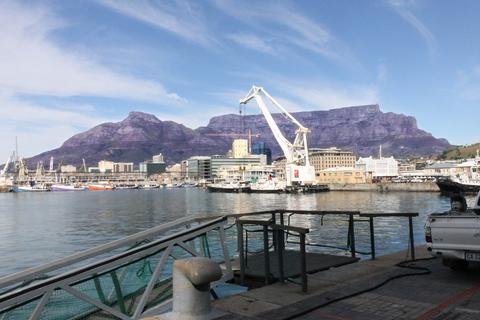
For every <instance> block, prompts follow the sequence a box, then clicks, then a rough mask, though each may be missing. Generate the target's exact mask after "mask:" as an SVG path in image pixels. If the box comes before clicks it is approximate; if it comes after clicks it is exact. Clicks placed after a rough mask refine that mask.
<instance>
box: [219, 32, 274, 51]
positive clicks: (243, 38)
mask: <svg viewBox="0 0 480 320" xmlns="http://www.w3.org/2000/svg"><path fill="white" fill-rule="evenodd" d="M226 38H227V39H230V40H232V41H233V42H235V43H237V44H239V45H241V46H243V47H246V48H248V49H252V50H256V51H260V52H263V53H268V54H274V53H275V52H274V49H273V47H272V46H271V45H270V44H269V43H268V42H267V41H265V40H264V39H262V38H260V37H259V36H256V35H254V34H246V33H234V34H229V35H227V36H226Z"/></svg>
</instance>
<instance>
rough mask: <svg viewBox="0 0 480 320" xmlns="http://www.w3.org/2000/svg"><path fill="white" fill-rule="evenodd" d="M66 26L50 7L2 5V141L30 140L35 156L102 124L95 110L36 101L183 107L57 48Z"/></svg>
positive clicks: (161, 91) (157, 89)
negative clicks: (111, 100) (58, 36)
mask: <svg viewBox="0 0 480 320" xmlns="http://www.w3.org/2000/svg"><path fill="white" fill-rule="evenodd" d="M65 26H66V22H65V21H64V20H62V19H60V18H58V17H57V16H56V15H55V14H54V12H53V11H52V10H51V8H49V7H47V6H46V5H42V4H30V5H28V6H26V5H23V4H20V3H17V2H13V1H2V2H0V70H1V72H0V110H1V114H2V119H1V120H2V122H1V124H2V125H1V127H2V128H1V130H0V131H2V133H1V136H2V138H4V139H6V140H11V141H13V137H14V136H15V135H24V136H25V137H28V139H24V141H25V142H24V144H25V145H26V146H25V149H27V148H28V150H30V152H29V155H32V154H34V153H35V152H38V151H43V150H46V149H50V148H52V147H54V146H57V144H58V143H59V142H60V140H64V139H65V138H67V137H69V135H71V134H73V133H76V132H78V131H79V130H82V129H86V128H88V127H90V126H92V125H95V124H98V123H99V122H101V121H103V120H104V119H102V118H101V117H100V116H99V115H98V110H96V108H95V107H94V106H89V107H88V108H85V106H84V105H83V106H76V105H74V104H72V103H68V102H65V104H66V105H67V106H66V107H62V106H58V105H53V104H49V103H41V102H39V101H40V99H36V97H37V98H39V97H45V96H47V97H51V98H52V99H58V98H65V99H68V98H69V97H106V98H115V99H126V100H132V101H147V102H154V103H158V104H162V105H167V104H168V105H177V106H179V105H183V104H184V103H185V99H184V98H182V97H180V96H179V95H178V94H176V93H174V92H170V91H168V90H167V89H166V88H165V87H164V86H163V85H162V84H161V83H159V82H157V81H150V80H147V79H141V78H137V77H133V76H131V75H128V74H122V73H119V72H116V71H114V70H112V69H109V68H107V67H105V66H104V65H102V64H101V63H99V62H97V61H96V60H95V59H94V58H93V57H91V56H89V55H88V54H86V53H85V52H83V53H78V52H73V51H70V50H69V49H68V47H66V46H59V45H57V44H56V43H55V42H54V41H53V38H52V34H53V33H54V32H55V31H58V30H60V29H61V28H63V27H65ZM25 96H28V97H29V98H28V100H27V99H24V97H25ZM82 109H83V110H82ZM85 110H87V111H88V112H85ZM7 128H8V130H7ZM52 128H56V130H52ZM6 148H7V147H6V146H4V145H2V146H0V156H1V155H2V154H7V153H8V152H9V151H10V150H9V149H10V148H7V149H6Z"/></svg>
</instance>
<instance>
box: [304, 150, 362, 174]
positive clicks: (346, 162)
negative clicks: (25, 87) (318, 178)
mask: <svg viewBox="0 0 480 320" xmlns="http://www.w3.org/2000/svg"><path fill="white" fill-rule="evenodd" d="M309 158H310V164H311V165H312V166H313V167H314V168H315V174H318V173H320V171H321V170H325V169H328V168H336V167H354V166H355V160H356V157H355V155H354V154H353V152H352V151H347V150H341V149H338V148H337V147H331V148H323V149H321V148H312V149H309Z"/></svg>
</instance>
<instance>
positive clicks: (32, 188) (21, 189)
mask: <svg viewBox="0 0 480 320" xmlns="http://www.w3.org/2000/svg"><path fill="white" fill-rule="evenodd" d="M12 190H13V192H46V191H49V190H48V188H47V187H46V186H44V185H33V186H32V185H30V186H28V185H25V186H23V185H22V186H19V185H14V186H13V189H12Z"/></svg>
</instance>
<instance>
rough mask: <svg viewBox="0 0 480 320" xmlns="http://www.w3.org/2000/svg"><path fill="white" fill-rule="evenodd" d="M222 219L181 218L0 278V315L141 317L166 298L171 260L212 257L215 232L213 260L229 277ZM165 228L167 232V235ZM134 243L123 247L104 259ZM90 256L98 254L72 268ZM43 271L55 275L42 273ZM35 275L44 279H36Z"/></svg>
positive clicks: (63, 317) (60, 317) (71, 317)
mask: <svg viewBox="0 0 480 320" xmlns="http://www.w3.org/2000/svg"><path fill="white" fill-rule="evenodd" d="M226 223H227V218H226V217H219V218H214V219H210V220H203V219H181V220H178V221H175V222H172V223H168V224H165V225H162V226H159V227H157V228H153V229H149V230H146V231H144V232H140V233H138V234H135V235H132V236H130V237H127V238H124V239H121V240H118V241H113V242H111V243H108V244H105V245H102V246H99V247H96V248H93V249H90V250H87V251H84V252H81V253H79V254H75V255H72V256H70V257H67V258H65V259H61V260H58V261H55V262H52V263H49V264H47V265H44V266H41V267H38V268H32V269H29V270H26V271H24V272H20V273H17V274H14V275H11V276H8V277H4V278H1V279H0V288H2V289H3V293H1V294H0V319H39V318H42V319H43V318H46V319H49V318H52V319H53V318H56V319H79V318H82V319H85V318H96V317H98V316H99V315H100V314H102V315H109V316H110V317H111V316H114V317H116V318H119V319H139V318H141V317H143V316H145V315H147V314H148V313H149V311H150V310H151V309H154V308H155V307H158V306H159V305H161V304H162V303H165V301H168V300H169V298H170V294H171V265H172V264H173V261H174V260H175V259H179V258H185V257H188V256H205V255H207V254H208V255H210V256H212V253H211V252H209V251H210V250H209V249H208V248H206V246H208V240H207V235H208V234H210V237H212V233H215V235H216V236H218V239H217V243H219V244H220V246H219V249H220V252H217V253H216V257H213V258H214V259H215V258H216V259H217V261H218V262H223V263H224V265H225V270H224V274H223V277H222V279H221V280H220V281H221V282H224V281H227V280H229V279H231V278H232V277H233V273H232V266H231V263H230V258H231V257H230V254H229V249H228V247H227V241H226V234H225V229H224V227H225V225H226ZM174 231H175V232H174ZM166 232H167V233H168V232H170V233H171V234H169V235H166V236H165V233H166ZM162 235H163V236H162ZM139 243H140V244H139ZM132 245H135V246H134V247H133V248H132V247H131V248H130V249H129V250H127V251H122V252H120V253H117V252H115V254H113V255H111V256H108V257H106V258H105V257H104V256H105V254H106V253H107V252H111V251H118V250H119V249H120V248H125V247H126V246H132ZM94 257H102V258H101V259H100V260H98V261H95V262H93V263H89V264H88V265H84V266H80V267H76V268H73V267H72V266H76V265H78V263H79V262H82V261H85V259H89V260H90V259H93V258H94ZM65 269H67V271H63V270H65ZM68 269H69V270H68ZM59 270H61V271H59ZM56 271H57V272H56ZM47 272H51V273H56V274H55V275H52V276H46V275H45V274H46V273H47ZM39 277H40V278H42V279H41V280H35V279H38V278H39ZM21 284H25V285H21Z"/></svg>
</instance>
